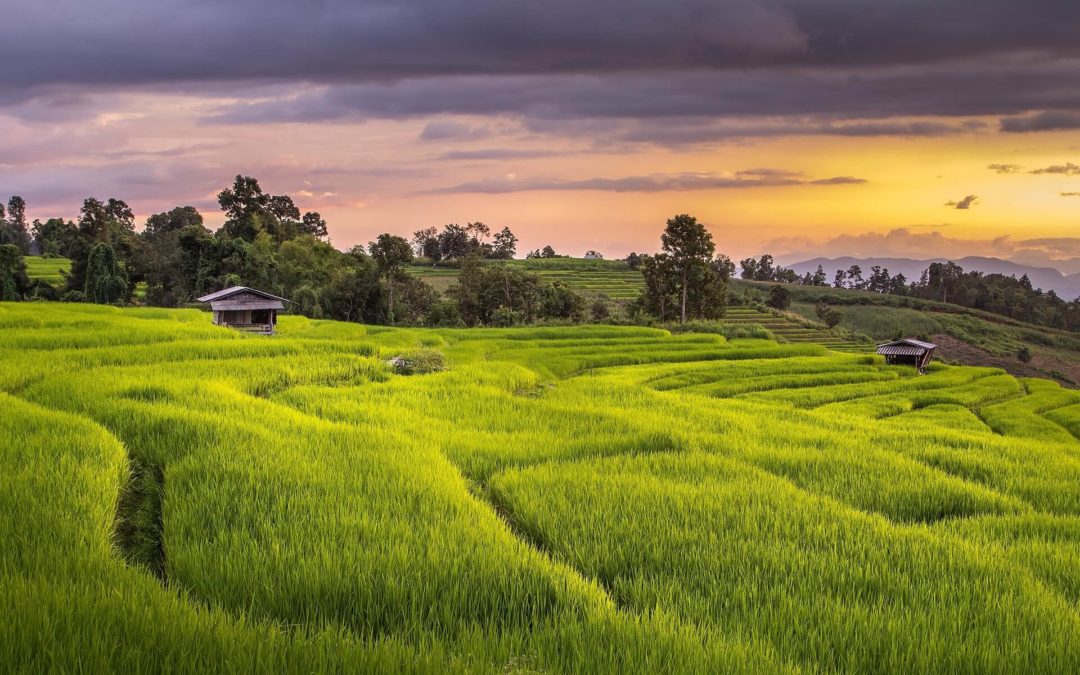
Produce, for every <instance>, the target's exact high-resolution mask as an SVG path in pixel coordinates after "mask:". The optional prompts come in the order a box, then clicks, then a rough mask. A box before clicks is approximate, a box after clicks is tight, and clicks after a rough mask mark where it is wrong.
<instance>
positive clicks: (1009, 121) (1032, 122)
mask: <svg viewBox="0 0 1080 675" xmlns="http://www.w3.org/2000/svg"><path fill="white" fill-rule="evenodd" d="M1069 129H1080V113H1076V112H1064V111H1047V112H1041V113H1038V114H1036V115H1029V116H1026V117H1007V118H1005V119H1003V120H1001V130H1002V131H1005V132H1008V133H1025V132H1029V131H1065V130H1069Z"/></svg>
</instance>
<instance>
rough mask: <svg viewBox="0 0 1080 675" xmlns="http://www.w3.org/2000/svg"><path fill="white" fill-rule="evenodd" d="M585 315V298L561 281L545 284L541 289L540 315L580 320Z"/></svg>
mask: <svg viewBox="0 0 1080 675" xmlns="http://www.w3.org/2000/svg"><path fill="white" fill-rule="evenodd" d="M584 315H585V298H583V297H581V296H580V295H578V294H577V293H576V292H574V290H573V289H572V288H570V287H569V286H567V285H566V284H565V283H564V282H562V281H556V282H554V283H550V284H547V285H546V286H544V288H543V290H542V291H541V298H540V316H541V317H544V318H550V319H572V320H574V321H580V320H581V319H582V317H583V316H584Z"/></svg>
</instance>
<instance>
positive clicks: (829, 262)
mask: <svg viewBox="0 0 1080 675" xmlns="http://www.w3.org/2000/svg"><path fill="white" fill-rule="evenodd" d="M935 262H939V263H944V262H948V259H947V258H930V259H928V260H914V259H912V258H853V257H850V256H848V257H843V258H813V259H812V260H803V261H802V262H797V263H794V264H791V265H785V267H790V268H791V269H793V270H795V271H796V272H798V273H799V276H802V275H803V274H806V273H807V272H810V273H811V274H813V273H814V271H815V270H817V267H818V265H821V266H822V267H823V268H824V269H825V273H826V274H827V275H828V277H829V281H832V278H833V275H834V274H835V273H836V270H838V269H843V270H846V269H847V268H849V267H851V266H852V265H858V266H859V267H861V268H862V270H863V276H864V277H867V276H869V272H870V268H871V267H873V266H874V265H881V266H882V267H884V268H887V269H888V270H889V273H890V274H894V275H895V274H897V273H901V274H903V275H904V276H905V277H907V278H908V280H909V281H917V280H918V279H919V277H920V276H921V275H922V273H923V270H925V269H926V268H927V267H929V266H930V263H935ZM953 262H955V263H956V264H957V265H959V266H960V267H963V268H964V271H965V272H970V271H972V270H978V271H980V272H983V273H985V274H1004V275H1006V276H1015V277H1016V278H1020V277H1021V276H1023V275H1025V274H1026V275H1028V279H1030V280H1031V285H1032V286H1034V287H1035V288H1041V289H1043V290H1044V291H1049V290H1053V291H1054V292H1055V293H1057V294H1058V295H1059V296H1061V297H1062V298H1064V299H1066V300H1072V299H1074V298H1077V297H1080V273H1077V274H1073V275H1070V276H1065V275H1064V274H1062V273H1061V272H1059V271H1058V270H1056V269H1054V268H1052V267H1032V266H1030V265H1022V264H1020V263H1017V262H1012V261H1011V260H1002V259H1000V258H983V257H980V256H968V257H966V258H959V259H953Z"/></svg>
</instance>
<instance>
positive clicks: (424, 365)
mask: <svg viewBox="0 0 1080 675" xmlns="http://www.w3.org/2000/svg"><path fill="white" fill-rule="evenodd" d="M390 366H391V367H392V368H393V369H394V372H395V373H397V374H398V375H423V374H425V373H437V372H439V371H441V370H446V358H445V357H444V356H443V353H442V352H440V351H439V350H438V349H431V348H423V349H414V350H413V351H411V352H405V353H403V354H399V355H397V356H395V357H394V358H392V359H390Z"/></svg>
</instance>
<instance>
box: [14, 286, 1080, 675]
mask: <svg viewBox="0 0 1080 675" xmlns="http://www.w3.org/2000/svg"><path fill="white" fill-rule="evenodd" d="M421 346H423V347H425V348H428V349H437V350H439V351H441V352H443V353H444V354H445V356H446V358H447V359H448V362H449V366H450V367H449V369H448V370H445V371H441V372H432V373H429V374H422V375H410V376H404V375H398V374H395V372H394V371H393V370H392V367H391V366H390V365H389V364H388V362H387V361H388V359H389V358H390V357H392V356H395V355H402V354H404V355H406V356H408V355H409V353H410V352H411V351H412V350H415V349H417V348H418V347H421ZM0 410H2V411H3V412H2V414H0V541H3V542H4V546H0V588H3V589H4V592H3V593H0V670H3V671H4V672H125V673H128V672H134V673H138V672H160V671H162V670H169V671H173V672H241V671H244V672H252V671H258V672H264V671H266V672H305V673H307V672H316V671H319V672H322V671H335V672H358V671H367V672H455V671H457V672H490V673H496V672H499V673H506V672H529V673H534V672H563V673H579V672H586V673H624V672H642V673H656V672H694V673H705V672H709V673H712V672H736V673H746V672H769V673H775V672H792V673H795V672H851V673H862V672H891V673H910V672H920V673H931V672H942V673H954V672H980V673H1014V672H1054V673H1058V672H1077V671H1078V670H1080V614H1078V612H1077V606H1078V605H1077V603H1078V602H1080V441H1078V440H1077V437H1076V434H1077V433H1080V394H1077V393H1076V392H1072V391H1068V390H1063V389H1061V388H1059V387H1058V386H1057V385H1055V384H1053V383H1049V382H1046V381H1043V380H1030V381H1028V380H1017V379H1015V378H1013V377H1011V376H1009V375H1006V374H1004V373H1003V372H1001V371H999V370H995V369H990V368H971V367H950V366H941V365H935V366H933V367H932V368H931V371H930V373H929V374H927V375H925V376H917V375H916V374H915V373H914V372H913V371H912V370H911V369H909V368H903V367H889V366H886V365H884V364H883V363H882V362H881V361H880V360H879V358H878V357H876V356H875V355H871V354H854V353H838V352H835V351H829V350H826V349H825V348H824V347H822V346H820V345H816V344H813V343H810V342H797V343H795V342H792V343H786V344H777V343H775V342H772V341H765V340H731V341H727V340H725V339H724V338H722V337H720V336H716V335H707V334H684V335H678V336H673V335H671V334H669V333H667V332H666V331H663V330H657V329H649V328H627V327H609V326H586V327H577V328H539V329H528V328H522V329H472V330H422V329H392V328H381V327H364V326H359V325H355V324H341V323H334V322H323V321H310V320H306V319H303V318H300V317H283V318H282V321H281V324H280V334H279V335H278V336H275V337H263V336H251V335H247V334H241V333H237V332H232V331H229V330H228V329H224V328H218V327H214V326H212V325H210V322H209V317H208V315H207V314H205V313H201V312H198V311H194V310H150V309H126V310H121V309H116V308H111V307H100V306H90V305H62V304H53V303H35V304H29V303H24V304H11V303H0Z"/></svg>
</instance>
